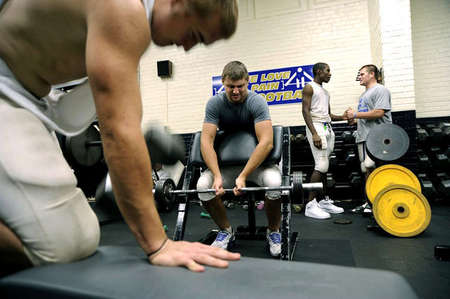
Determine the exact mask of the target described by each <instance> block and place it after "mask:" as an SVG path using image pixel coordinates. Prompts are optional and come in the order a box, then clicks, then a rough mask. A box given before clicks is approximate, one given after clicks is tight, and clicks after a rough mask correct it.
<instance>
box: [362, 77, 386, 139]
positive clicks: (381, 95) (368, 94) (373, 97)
mask: <svg viewBox="0 0 450 299" xmlns="http://www.w3.org/2000/svg"><path fill="white" fill-rule="evenodd" d="M375 109H383V110H384V116H383V117H382V118H377V119H358V129H357V132H356V143H359V142H363V141H366V139H367V135H368V134H369V132H370V130H371V129H372V128H373V127H375V126H376V125H378V124H382V123H392V116H391V93H390V92H389V90H388V89H387V88H386V87H384V86H383V85H381V84H378V83H377V84H376V85H375V86H372V87H371V88H369V89H367V90H366V91H365V92H363V94H362V95H361V96H360V98H359V104H358V112H369V111H371V110H375Z"/></svg>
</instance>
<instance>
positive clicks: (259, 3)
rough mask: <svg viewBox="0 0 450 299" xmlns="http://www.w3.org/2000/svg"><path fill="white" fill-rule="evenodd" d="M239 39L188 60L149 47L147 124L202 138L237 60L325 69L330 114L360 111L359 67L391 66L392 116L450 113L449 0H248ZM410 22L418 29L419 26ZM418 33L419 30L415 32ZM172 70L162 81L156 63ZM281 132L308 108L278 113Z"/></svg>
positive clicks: (171, 50)
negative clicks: (216, 90) (216, 85)
mask: <svg viewBox="0 0 450 299" xmlns="http://www.w3.org/2000/svg"><path fill="white" fill-rule="evenodd" d="M239 5H240V20H239V26H238V30H237V32H236V34H235V35H234V36H233V37H232V38H231V39H230V40H226V41H219V42H217V43H215V44H213V45H211V46H209V47H205V46H203V45H198V46H196V47H195V48H193V49H192V50H191V51H190V52H188V53H185V52H184V51H183V50H182V49H181V48H180V49H177V48H176V47H168V48H164V49H162V48H159V47H157V46H151V47H150V49H149V50H148V51H147V53H146V55H144V57H143V59H142V61H141V65H140V79H141V92H142V96H143V108H144V123H146V122H148V121H149V120H153V121H159V122H160V123H162V124H165V125H168V126H169V127H170V128H171V130H172V131H173V132H176V133H188V132H194V131H197V130H200V128H201V124H202V121H203V116H204V108H205V104H206V102H207V100H208V99H209V98H210V96H211V95H212V90H211V89H212V88H211V84H212V82H211V77H212V76H215V75H220V73H221V71H222V68H223V66H224V65H225V64H226V63H227V62H229V61H231V60H241V61H242V62H244V63H245V64H246V65H247V67H248V69H249V71H258V70H265V69H272V68H282V67H288V66H296V65H307V64H314V63H315V62H318V61H323V62H327V63H328V64H330V66H331V71H332V75H333V76H332V79H331V81H330V83H329V84H326V85H325V88H327V89H328V91H329V92H330V95H331V110H332V111H333V112H334V113H336V114H337V113H340V112H341V111H343V110H344V109H346V108H347V107H348V106H353V107H354V106H355V105H356V103H357V101H358V97H359V95H360V94H361V92H362V91H363V89H362V88H361V87H360V86H359V85H358V84H357V82H355V76H356V72H357V70H358V69H359V67H360V66H362V65H364V64H367V63H375V64H377V65H379V66H383V68H384V74H385V85H386V86H387V87H388V88H389V89H390V90H391V93H392V105H393V110H394V111H410V110H417V117H433V116H443V115H449V114H450V105H448V103H449V97H448V95H447V94H448V90H449V88H448V87H449V82H450V81H449V80H447V77H446V74H447V73H448V70H449V65H450V64H449V60H450V58H449V57H450V54H449V53H450V51H448V48H449V45H450V41H449V32H450V29H449V28H450V24H449V22H450V21H449V18H448V16H449V15H450V14H449V13H450V10H449V5H450V4H449V1H448V0H427V1H424V0H412V1H411V2H410V1H409V0H296V1H294V0H277V1H273V0H240V1H239ZM411 18H412V20H413V21H412V22H411ZM411 24H412V25H411ZM166 59H169V60H171V61H172V62H173V75H172V77H171V78H169V79H161V78H159V77H158V76H157V70H156V62H157V61H158V60H166ZM270 111H271V115H272V120H273V122H274V124H281V125H286V126H298V125H304V121H303V118H302V116H301V104H286V105H272V106H270Z"/></svg>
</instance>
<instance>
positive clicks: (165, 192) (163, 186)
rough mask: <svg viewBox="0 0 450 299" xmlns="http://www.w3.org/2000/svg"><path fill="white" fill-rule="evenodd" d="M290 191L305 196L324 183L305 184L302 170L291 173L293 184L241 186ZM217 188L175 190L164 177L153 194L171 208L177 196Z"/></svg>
mask: <svg viewBox="0 0 450 299" xmlns="http://www.w3.org/2000/svg"><path fill="white" fill-rule="evenodd" d="M285 190H286V191H289V192H290V195H291V198H292V197H294V198H296V197H297V198H298V197H300V199H301V198H303V190H307V191H322V190H323V184H322V183H320V182H319V183H305V184H303V174H302V172H301V171H295V172H293V173H292V175H291V184H290V185H287V186H277V187H244V188H240V189H239V191H241V192H260V191H285ZM224 191H225V193H233V189H224ZM215 192H216V189H198V190H197V189H191V190H175V183H174V182H173V180H171V179H165V180H164V179H163V180H159V181H156V182H155V187H154V189H153V194H154V197H155V201H156V202H157V204H158V207H159V208H163V209H167V210H169V209H170V208H171V207H172V206H173V204H174V203H175V197H176V196H181V195H187V194H198V193H215Z"/></svg>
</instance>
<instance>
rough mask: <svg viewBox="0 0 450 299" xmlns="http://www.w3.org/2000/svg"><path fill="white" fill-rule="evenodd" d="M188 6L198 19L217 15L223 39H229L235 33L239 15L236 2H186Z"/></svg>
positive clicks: (190, 0)
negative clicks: (218, 15)
mask: <svg viewBox="0 0 450 299" xmlns="http://www.w3.org/2000/svg"><path fill="white" fill-rule="evenodd" d="M188 6H189V8H190V9H192V11H194V12H195V13H196V14H197V15H198V16H199V17H204V18H207V17H209V16H211V15H212V14H217V13H219V14H220V24H221V34H222V36H223V38H229V37H230V36H232V35H233V33H234V32H235V31H236V27H237V21H238V15H239V13H238V4H237V1H236V0H188Z"/></svg>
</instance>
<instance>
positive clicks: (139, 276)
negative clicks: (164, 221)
mask: <svg viewBox="0 0 450 299" xmlns="http://www.w3.org/2000/svg"><path fill="white" fill-rule="evenodd" d="M0 298H3V299H7V298H14V299H16V298H21V299H24V298H46V299H51V298H58V299H60V298H73V299H74V298H83V299H89V298H126V299H133V298H136V299H145V298H152V299H158V298H162V299H171V298H195V299H203V298H205V299H210V298H215V299H221V298H243V299H248V298H260V299H265V298H267V299H273V298H280V299H282V298H346V299H351V298H358V299H359V298H369V299H370V298H380V299H386V298H389V299H396V298H398V299H405V298H408V299H414V298H417V296H416V294H415V293H414V291H413V290H412V288H411V287H410V285H409V284H408V283H407V282H406V281H405V279H404V278H402V277H401V276H400V275H398V274H396V273H393V272H388V271H380V270H370V269H363V268H349V267H342V266H332V265H323V264H313V263H303V262H289V263H284V262H279V261H276V260H270V259H257V258H245V257H243V258H242V259H241V260H240V261H235V262H231V263H230V266H229V268H228V269H216V268H207V269H206V271H205V272H204V273H193V272H189V271H188V270H187V269H185V268H166V267H157V266H151V265H149V264H148V262H147V261H146V257H145V254H144V252H143V251H142V250H141V249H140V248H138V247H131V246H130V247H126V246H114V247H113V246H105V247H100V248H99V249H98V251H97V252H96V254H94V255H93V256H91V257H89V258H87V259H85V260H82V261H79V262H75V263H71V264H57V265H50V266H42V267H36V268H31V269H28V270H25V271H21V272H18V273H16V274H13V275H10V276H7V277H5V278H2V279H0Z"/></svg>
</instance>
